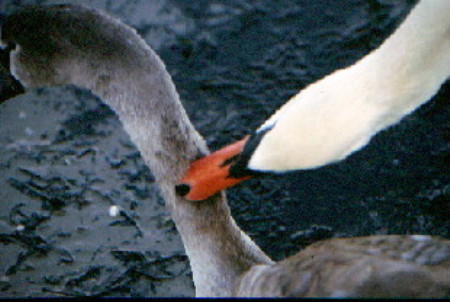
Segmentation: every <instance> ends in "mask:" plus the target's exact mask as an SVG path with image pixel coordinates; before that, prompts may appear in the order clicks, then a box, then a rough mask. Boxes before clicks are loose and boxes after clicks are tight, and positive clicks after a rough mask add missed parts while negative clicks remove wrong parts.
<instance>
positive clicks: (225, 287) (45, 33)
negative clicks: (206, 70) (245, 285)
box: [5, 7, 272, 296]
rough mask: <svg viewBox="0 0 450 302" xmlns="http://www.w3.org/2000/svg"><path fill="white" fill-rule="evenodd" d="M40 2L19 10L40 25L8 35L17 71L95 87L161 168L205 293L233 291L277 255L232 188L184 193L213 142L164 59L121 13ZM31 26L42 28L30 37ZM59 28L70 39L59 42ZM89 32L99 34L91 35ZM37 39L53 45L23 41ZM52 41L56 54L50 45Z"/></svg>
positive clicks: (27, 77) (20, 19)
mask: <svg viewBox="0 0 450 302" xmlns="http://www.w3.org/2000/svg"><path fill="white" fill-rule="evenodd" d="M38 10H39V9H38ZM40 10H41V11H40V13H39V14H37V13H35V12H33V10H29V11H28V13H23V15H20V14H17V15H16V16H15V17H14V18H15V19H14V22H16V23H17V24H21V23H24V24H25V26H27V27H28V28H31V29H32V27H33V26H38V27H39V30H35V31H33V30H31V29H30V30H28V31H22V30H20V29H19V30H17V31H15V30H14V28H12V27H11V29H10V31H11V32H7V33H5V36H7V37H8V40H9V41H6V42H11V41H12V42H15V43H17V44H18V45H17V48H16V51H14V52H13V53H12V57H11V62H12V67H11V68H12V71H13V73H14V75H15V76H16V77H17V78H18V79H19V80H20V81H21V82H22V83H23V84H24V85H26V86H28V87H36V86H42V85H66V84H75V85H77V86H80V87H84V88H87V89H90V90H91V91H92V92H93V93H95V94H96V95H98V96H100V97H101V98H102V100H103V101H104V102H105V103H107V104H108V105H110V106H111V107H112V109H114V111H115V112H116V113H117V115H118V116H119V118H120V120H121V122H122V123H123V126H124V127H125V129H126V131H127V132H128V133H129V135H130V137H131V139H132V141H133V142H134V143H135V144H136V146H137V148H138V149H139V151H140V152H141V154H142V156H143V158H144V160H145V162H146V163H147V165H148V166H149V167H150V169H151V171H152V172H153V174H154V176H155V179H156V181H157V183H158V185H159V188H160V190H161V195H162V197H163V198H164V200H165V201H166V205H167V207H168V209H169V210H170V212H171V216H172V218H173V220H174V221H175V224H176V226H177V229H178V231H179V232H180V235H181V238H182V240H183V243H184V246H185V248H186V253H187V255H188V257H189V260H190V264H191V267H192V272H193V278H194V283H195V287H196V294H197V296H230V295H232V291H233V288H234V282H235V279H236V276H238V275H240V274H242V272H244V271H246V270H248V269H249V268H250V267H251V266H252V265H254V264H259V263H265V264H267V263H272V262H271V260H270V259H269V258H268V257H267V256H266V255H265V254H264V253H263V252H262V251H261V250H260V249H259V247H258V246H257V245H256V244H255V243H254V242H253V241H251V239H250V238H249V237H248V236H247V235H246V234H245V233H244V232H242V231H241V230H240V229H239V227H238V226H237V225H236V223H235V222H234V220H233V218H232V217H231V216H230V210H229V208H228V205H227V203H226V199H225V196H224V195H222V196H216V197H213V198H211V199H208V200H206V201H203V202H201V203H192V202H188V201H186V200H184V199H183V198H180V197H179V196H176V194H175V184H176V183H177V181H178V180H179V179H181V177H182V175H183V174H184V172H185V171H186V169H187V168H188V166H189V163H190V162H191V161H192V160H194V159H196V158H198V157H200V156H201V155H202V154H205V153H207V150H206V145H205V143H204V141H203V140H202V139H201V137H200V136H199V135H198V133H197V132H196V131H195V129H194V127H193V126H192V124H191V123H190V121H189V119H188V117H187V115H186V113H185V111H184V109H183V107H182V105H181V102H180V100H179V96H178V94H177V92H176V90H175V86H174V84H173V82H172V80H171V78H170V75H169V74H168V73H167V71H166V69H165V67H164V64H163V63H162V61H161V60H160V59H159V57H158V56H157V55H156V54H155V53H154V52H153V51H152V50H151V49H150V48H149V47H148V45H147V44H146V43H145V42H144V41H143V40H142V39H141V38H140V37H139V36H138V35H137V34H136V33H135V31H134V30H133V29H131V28H129V27H128V26H125V25H124V24H122V23H121V22H120V21H118V20H116V19H113V18H111V17H108V16H106V15H102V14H98V13H96V12H93V11H89V10H86V9H82V8H77V7H69V8H68V9H64V10H61V9H58V8H55V9H53V10H52V9H50V8H41V9H40ZM63 11H64V12H65V13H64V14H62V12H63ZM55 12H56V14H55ZM43 14H44V15H43ZM47 18H48V19H49V20H47ZM71 18H77V19H76V22H73V21H72V20H71ZM36 19H39V20H36ZM10 22H12V21H10ZM27 22H29V23H27ZM33 22H35V23H34V24H35V25H33ZM65 22H73V24H80V25H81V27H80V28H70V27H67V25H66V23H65ZM18 28H20V26H19V27H18ZM60 33H64V34H60ZM27 34H34V35H40V36H38V37H36V36H33V39H34V40H30V38H29V37H27V36H26V35H27ZM52 35H55V36H59V37H60V38H61V39H63V40H58V41H56V42H57V43H59V44H58V45H57V46H58V47H55V48H54V49H52V48H51V46H52V44H50V43H55V40H54V39H53V40H50V39H51V36H52ZM86 37H88V38H91V39H94V40H93V41H89V43H87V42H84V41H85V40H86ZM64 39H67V40H64ZM36 40H38V41H40V43H41V44H40V45H47V48H42V49H41V48H39V45H34V44H33V45H30V43H29V44H28V45H25V44H23V45H22V44H21V43H20V42H21V41H36ZM69 40H70V41H69ZM78 42H80V44H79V45H78V44H77V43H78ZM25 43H26V42H25ZM46 43H48V44H46ZM49 49H50V52H51V55H50V54H48V53H46V52H45V51H47V50H49Z"/></svg>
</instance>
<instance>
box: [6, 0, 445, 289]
mask: <svg viewBox="0 0 450 302" xmlns="http://www.w3.org/2000/svg"><path fill="white" fill-rule="evenodd" d="M19 3H25V4H29V3H38V4H49V3H83V4H85V5H87V6H90V7H95V8H100V9H103V10H106V11H107V12H109V13H110V14H113V15H115V16H118V17H120V18H121V19H122V20H124V22H126V23H128V24H130V25H132V26H133V27H135V28H137V30H138V32H139V33H140V34H141V35H142V36H143V37H145V39H146V40H147V42H148V43H149V44H150V45H151V46H152V47H153V48H154V49H155V50H156V51H157V53H158V54H159V55H160V56H161V57H162V59H163V60H164V62H165V63H166V65H167V68H168V70H169V72H170V74H171V75H172V76H173V79H174V81H175V84H176V86H177V89H178V91H179V93H180V95H181V97H182V100H183V102H184V105H185V107H186V110H187V111H188V114H189V116H190V117H191V119H192V121H193V123H194V125H195V126H196V127H197V129H198V130H199V132H200V133H201V134H202V135H203V136H204V137H205V139H206V140H207V142H208V145H209V146H210V148H211V149H212V150H214V149H217V148H219V147H221V146H224V145H225V144H228V143H230V142H231V141H233V140H236V139H240V138H242V137H243V136H244V135H245V134H246V133H248V132H250V131H252V130H253V129H255V128H256V127H257V126H258V125H259V124H260V123H261V122H263V121H264V120H265V119H266V118H267V117H269V116H270V115H271V113H272V112H273V111H274V110H275V109H276V108H278V107H279V106H280V105H281V104H283V103H284V102H285V101H286V100H287V99H289V98H290V97H291V96H293V95H294V94H296V93H297V92H298V91H299V90H300V89H302V88H304V87H305V86H307V85H308V84H310V83H312V82H314V81H315V80H317V79H320V78H321V77H323V76H325V75H327V74H328V73H330V72H331V71H333V70H335V69H338V68H342V67H345V66H348V65H350V64H352V63H354V62H355V61H356V60H358V59H359V58H361V57H362V56H364V55H366V54H367V53H368V52H369V51H370V50H372V49H374V48H375V47H377V46H378V45H379V44H380V43H381V42H382V41H383V40H384V39H385V38H386V37H387V36H388V35H389V34H390V33H391V32H392V30H393V29H394V28H395V27H396V26H397V25H398V23H399V22H400V21H401V20H402V18H404V16H405V15H406V14H407V12H408V11H409V9H410V8H411V6H412V4H413V3H414V1H387V0H378V1H375V0H373V1H363V0H358V1H356V0H351V1H334V0H320V1H307V0H304V1H269V0H266V1H203V0H197V1H181V0H178V1H176V0H172V1H170V0H165V1H106V0H105V1H20V2H19V1H5V0H0V9H2V10H5V11H7V12H12V11H14V9H16V8H17V7H18V6H19ZM449 95H450V92H449V85H448V84H447V85H446V86H444V87H443V88H442V89H441V91H440V93H439V95H438V96H436V97H435V98H433V100H432V101H430V102H429V103H427V104H426V105H424V106H423V107H422V108H420V109H419V110H417V111H416V112H415V113H414V114H412V115H410V116H408V117H406V118H405V119H404V120H403V121H402V122H401V123H400V124H399V125H396V126H395V127H392V128H391V129H388V130H386V131H383V132H382V133H380V134H379V135H377V136H376V137H375V138H374V139H373V140H372V142H371V144H370V145H369V146H368V147H367V148H365V149H364V150H362V151H360V152H358V153H356V154H354V155H352V156H350V157H349V158H348V159H347V160H345V161H343V162H341V163H339V164H335V165H333V166H329V167H325V168H322V169H319V170H315V171H307V172H297V173H290V174H286V175H282V176H277V177H266V178H264V179H255V180H250V181H248V182H246V183H244V184H243V185H241V186H239V187H236V188H233V189H230V190H228V197H229V202H230V206H231V209H232V213H233V216H234V217H235V219H236V221H237V222H238V224H239V225H240V226H241V227H242V228H243V229H244V230H245V231H246V232H247V233H248V234H250V236H251V237H252V238H253V239H254V240H255V241H256V242H257V243H258V244H259V245H260V246H261V247H262V248H263V250H265V251H266V252H267V253H268V254H269V255H270V256H271V257H273V258H274V259H276V260H278V259H283V258H284V257H286V256H288V255H292V254H294V253H296V252H297V251H298V250H299V249H300V248H301V247H303V246H305V245H306V244H308V243H311V242H314V241H316V240H319V239H323V238H328V237H334V236H359V235H370V234H410V233H420V234H433V235H440V236H443V237H447V238H448V237H449V236H450V225H449V219H448V217H450V212H449V211H450V210H449V209H450V207H449V205H450V204H449V194H450V186H449V173H448V168H447V167H448V164H447V162H446V161H445V160H446V159H447V158H448V154H449V152H448V151H449V148H448V142H449V137H448V133H449V132H448V128H449V124H448V116H449V108H448V106H447V104H448V99H449ZM0 171H1V175H0V254H1V255H2V257H1V259H0V296H2V297H20V296H22V297H23V296H55V295H69V296H72V295H81V296H84V295H102V296H130V295H131V296H192V295H193V294H194V288H193V284H192V281H191V279H192V276H191V273H190V270H189V265H188V260H187V258H186V256H185V254H184V249H183V246H182V244H181V241H180V238H179V236H178V234H177V231H176V228H175V226H174V224H173V222H172V221H171V219H170V216H169V214H168V212H167V211H166V210H165V209H164V202H163V201H162V200H161V198H160V197H159V195H158V193H157V190H156V188H155V185H154V184H153V178H152V175H151V172H150V171H148V169H147V168H146V167H145V165H144V164H143V161H142V159H141V158H140V156H139V154H138V153H137V152H136V149H135V147H134V146H133V145H132V144H131V142H130V141H129V139H128V137H127V135H126V133H125V132H124V131H123V129H122V128H121V125H120V123H119V122H118V120H117V118H116V117H115V116H114V114H113V113H112V112H111V111H110V110H109V109H108V108H107V107H106V106H103V105H102V104H101V103H100V101H99V100H97V99H96V98H95V97H94V96H92V95H90V94H89V93H87V92H85V91H81V90H79V89H76V88H74V87H66V88H58V89H50V88H46V89H39V90H36V91H34V92H30V93H28V94H26V95H24V96H21V97H18V98H17V99H15V100H13V101H11V102H8V103H6V104H2V106H1V107H0ZM111 205H118V206H120V207H121V208H122V209H123V211H122V214H121V215H119V216H117V217H111V216H109V215H108V210H109V207H110V206H111Z"/></svg>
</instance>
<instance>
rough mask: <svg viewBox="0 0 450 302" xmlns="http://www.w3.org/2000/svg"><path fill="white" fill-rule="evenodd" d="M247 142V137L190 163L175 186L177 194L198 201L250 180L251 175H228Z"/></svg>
mask: <svg viewBox="0 0 450 302" xmlns="http://www.w3.org/2000/svg"><path fill="white" fill-rule="evenodd" d="M247 140H248V137H246V138H244V139H242V140H240V141H237V142H235V143H233V144H231V145H228V146H226V147H224V148H222V149H220V150H218V151H215V152H213V153H211V154H210V155H208V156H205V157H203V158H200V159H198V160H196V161H194V162H192V163H191V166H190V168H189V170H188V171H187V173H186V174H185V175H184V177H183V178H182V179H181V181H180V183H179V184H178V185H177V186H176V191H177V193H178V194H179V195H181V196H184V197H185V198H186V199H188V200H192V201H200V200H204V199H206V198H208V197H211V196H213V195H215V194H216V193H218V192H220V191H222V190H224V189H226V188H229V187H232V186H234V185H236V184H238V183H240V182H241V181H244V180H246V179H249V178H251V177H252V176H251V175H246V176H243V177H233V176H231V175H230V166H231V164H232V163H234V162H235V160H236V159H237V157H238V155H239V154H240V153H241V152H242V150H243V148H244V145H245V143H246V142H247Z"/></svg>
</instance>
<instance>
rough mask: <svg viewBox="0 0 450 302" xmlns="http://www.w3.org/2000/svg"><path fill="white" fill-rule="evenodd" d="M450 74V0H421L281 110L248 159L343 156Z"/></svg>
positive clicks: (274, 162) (280, 165)
mask: <svg viewBox="0 0 450 302" xmlns="http://www.w3.org/2000/svg"><path fill="white" fill-rule="evenodd" d="M449 74H450V1H449V0H421V1H420V2H419V3H418V4H417V5H416V6H415V7H414V8H413V9H412V11H411V12H410V14H409V15H408V16H407V18H406V19H405V21H404V22H403V23H402V24H401V25H400V27H399V28H398V29H397V30H396V31H395V32H394V33H393V34H392V35H391V36H390V37H389V38H388V39H387V40H386V41H385V42H384V43H383V44H382V45H381V46H380V47H379V48H378V49H376V50H375V51H373V52H372V53H370V54H368V55H367V56H366V57H364V58H363V59H361V60H360V61H358V62H356V63H355V64H354V65H352V66H349V67H347V68H345V69H341V70H338V71H336V72H334V73H332V74H330V75H328V76H327V77H325V78H323V79H321V80H319V81H317V82H315V83H313V84H311V85H310V86H308V87H307V88H305V89H304V90H302V91H300V93H299V94H297V95H296V96H294V97H293V98H292V99H291V100H290V101H289V102H287V103H286V104H285V105H284V106H282V107H281V108H280V110H278V111H277V112H276V113H275V114H274V115H273V116H272V117H271V118H270V119H268V120H267V122H266V123H264V124H263V125H262V126H261V127H260V130H262V129H266V130H267V129H271V130H270V131H268V132H267V133H266V134H265V135H264V137H263V138H262V140H261V142H260V143H259V145H258V147H257V149H256V150H255V151H254V153H253V156H252V158H251V159H250V162H249V167H250V168H251V169H254V170H268V171H285V170H296V169H311V168H317V167H321V166H324V165H327V164H330V163H333V162H336V161H339V160H342V159H344V158H346V157H347V156H349V155H350V154H352V153H353V152H354V151H357V150H359V149H361V148H362V147H364V146H365V145H366V144H367V143H368V142H369V141H370V139H371V138H372V136H373V135H375V134H376V133H377V132H379V131H380V130H383V129H385V128H386V127H388V126H390V125H393V124H395V123H397V122H398V121H399V120H400V119H401V118H402V117H403V116H405V115H407V114H409V113H411V111H413V110H414V109H416V108H417V107H418V106H420V105H421V104H423V103H425V102H426V101H428V100H429V99H430V98H431V97H432V96H433V95H434V94H435V93H436V92H437V91H438V90H439V88H440V86H441V84H442V83H443V82H444V81H445V80H446V79H447V77H448V76H449Z"/></svg>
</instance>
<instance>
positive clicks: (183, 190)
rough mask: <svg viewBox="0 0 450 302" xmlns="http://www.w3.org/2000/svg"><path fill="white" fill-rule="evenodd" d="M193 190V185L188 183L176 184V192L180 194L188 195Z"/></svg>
mask: <svg viewBox="0 0 450 302" xmlns="http://www.w3.org/2000/svg"><path fill="white" fill-rule="evenodd" d="M190 190H191V186H190V185H188V184H179V185H176V186H175V192H177V194H178V195H180V196H186V195H187V194H188V193H189V191H190Z"/></svg>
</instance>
